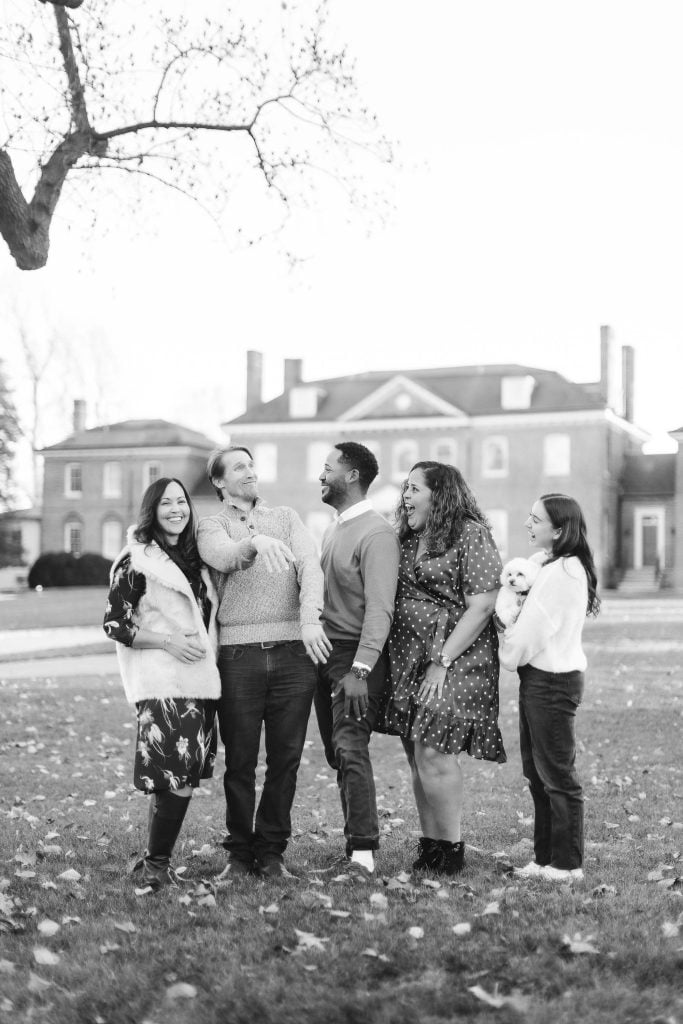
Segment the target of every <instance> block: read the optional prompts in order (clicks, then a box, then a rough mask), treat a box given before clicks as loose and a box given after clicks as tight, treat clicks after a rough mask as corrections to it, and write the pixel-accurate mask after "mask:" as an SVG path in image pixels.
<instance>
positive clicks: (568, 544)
mask: <svg viewBox="0 0 683 1024" xmlns="http://www.w3.org/2000/svg"><path fill="white" fill-rule="evenodd" d="M540 500H541V501H542V502H543V507H544V508H545V510H546V512H547V513H548V518H549V519H550V522H551V523H552V525H553V526H554V528H555V529H556V530H559V531H560V536H559V537H557V538H556V539H555V540H553V547H552V557H551V558H550V561H551V562H555V561H557V559H558V558H570V557H571V556H572V555H574V556H575V557H576V558H578V560H579V561H580V562H581V565H582V566H583V568H584V570H585V573H586V579H587V580H588V608H587V609H586V614H587V615H597V614H598V612H599V611H600V598H599V597H598V575H597V573H596V571H595V563H594V561H593V552H592V551H591V549H590V547H589V545H588V538H587V529H586V520H585V519H584V517H583V512H582V511H581V506H580V505H579V503H578V501H576V500H575V499H574V498H570V497H569V495H568V494H542V495H541V497H540Z"/></svg>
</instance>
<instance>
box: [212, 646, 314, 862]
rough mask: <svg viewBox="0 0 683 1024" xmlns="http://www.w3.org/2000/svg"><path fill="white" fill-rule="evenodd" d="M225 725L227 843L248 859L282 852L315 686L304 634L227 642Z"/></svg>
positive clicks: (222, 663) (221, 664) (223, 656)
mask: <svg viewBox="0 0 683 1024" xmlns="http://www.w3.org/2000/svg"><path fill="white" fill-rule="evenodd" d="M218 669H219V672H220V676H221V691H222V693H221V699H220V701H219V703H218V724H219V727H220V733H221V739H222V741H223V743H224V745H225V775H224V777H223V786H224V789H225V803H226V814H225V821H226V825H227V827H228V833H229V835H228V839H227V841H226V846H227V848H228V850H230V852H231V854H232V855H233V856H235V857H237V858H239V859H242V860H250V859H251V858H252V857H257V858H259V859H262V858H263V857H264V856H267V855H269V854H270V855H276V856H281V855H282V853H283V852H284V850H285V848H286V846H287V840H288V839H289V837H290V834H291V831H292V826H291V817H290V814H291V809H292V803H293V801H294V793H295V791H296V776H297V771H298V769H299V762H300V761H301V752H302V750H303V746H304V741H305V739H306V727H307V725H308V719H309V716H310V713H311V703H312V701H313V693H314V691H315V684H316V670H315V666H314V665H313V663H312V661H311V660H310V659H309V657H308V655H307V654H306V651H305V648H304V645H303V644H302V643H301V641H299V640H292V641H291V642H288V643H279V644H275V645H273V646H269V647H265V648H263V647H261V645H257V644H245V645H239V644H230V645H227V646H222V647H221V649H220V654H219V657H218ZM262 726H263V727H265V741H266V742H265V746H266V775H265V780H264V783H263V792H262V793H261V799H260V801H259V805H258V809H257V810H256V819H255V820H254V808H255V805H256V766H257V763H258V755H259V746H260V742H261V728H262Z"/></svg>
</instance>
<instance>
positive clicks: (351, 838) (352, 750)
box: [315, 640, 388, 854]
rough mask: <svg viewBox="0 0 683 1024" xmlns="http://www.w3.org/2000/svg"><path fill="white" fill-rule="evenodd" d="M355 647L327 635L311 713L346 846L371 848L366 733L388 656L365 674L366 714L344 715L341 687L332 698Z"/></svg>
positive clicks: (375, 833) (382, 695)
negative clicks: (331, 773)
mask: <svg viewBox="0 0 683 1024" xmlns="http://www.w3.org/2000/svg"><path fill="white" fill-rule="evenodd" d="M357 650H358V641H357V640H332V653H331V654H330V656H329V658H328V660H327V664H326V665H321V666H319V668H318V688H317V690H316V694H315V713H316V715H317V718H318V727H319V729H320V735H321V737H322V741H323V746H324V748H325V757H326V758H327V763H328V764H329V765H330V767H331V768H334V769H335V771H336V772H337V785H338V786H339V796H340V798H341V805H342V812H343V814H344V835H345V836H346V852H347V853H348V854H350V853H351V852H352V851H353V850H376V849H377V848H378V847H379V821H378V819H377V798H376V795H375V779H374V776H373V773H372V764H371V763H370V751H369V744H370V735H371V733H372V727H373V725H374V723H375V721H376V720H377V713H378V711H379V709H380V707H381V706H382V704H383V702H384V700H385V699H386V688H387V685H388V671H387V668H388V666H387V661H386V658H385V657H384V656H382V657H381V658H380V659H379V661H378V662H377V664H376V665H375V667H374V668H373V670H372V672H371V673H370V675H369V676H368V711H367V715H366V717H365V718H363V719H361V720H360V722H359V721H358V719H356V718H354V717H353V715H349V717H348V718H346V716H345V715H344V691H343V690H342V691H341V692H340V693H339V694H338V695H337V696H336V697H335V698H334V700H333V701H332V700H331V694H332V691H333V690H334V689H335V687H336V685H337V683H338V682H339V680H340V679H341V678H342V676H344V675H346V673H347V672H348V671H349V670H350V668H351V666H352V664H353V660H354V657H355V654H356V651H357Z"/></svg>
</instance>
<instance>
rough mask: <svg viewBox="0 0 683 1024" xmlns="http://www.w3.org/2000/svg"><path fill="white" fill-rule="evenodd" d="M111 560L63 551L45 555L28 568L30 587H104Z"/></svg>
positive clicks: (48, 552)
mask: <svg viewBox="0 0 683 1024" xmlns="http://www.w3.org/2000/svg"><path fill="white" fill-rule="evenodd" d="M110 568H111V560H110V559H108V558H105V557H104V556H103V555H94V554H88V553H86V554H84V555H81V556H80V558H77V557H76V556H75V555H71V554H69V553H68V552H66V551H46V552H45V554H44V555H40V556H39V557H38V558H37V559H36V561H35V562H34V563H33V565H32V566H31V569H30V571H29V574H28V585H29V587H106V586H107V584H108V583H109V570H110Z"/></svg>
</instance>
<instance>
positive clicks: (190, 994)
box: [166, 981, 197, 1002]
mask: <svg viewBox="0 0 683 1024" xmlns="http://www.w3.org/2000/svg"><path fill="white" fill-rule="evenodd" d="M196 995H197V989H196V988H195V987H194V985H190V984H188V982H186V981H177V982H176V983H175V985H171V987H170V988H167V989H166V999H168V1000H169V1002H173V1001H174V1000H176V999H194V998H195V997H196Z"/></svg>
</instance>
